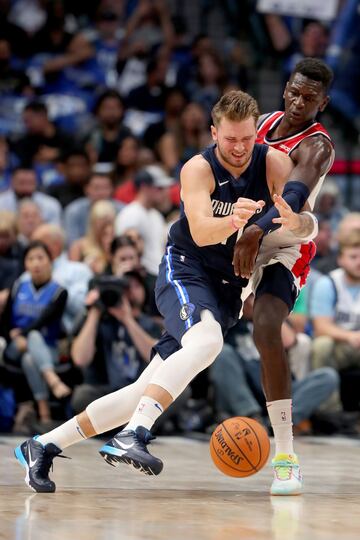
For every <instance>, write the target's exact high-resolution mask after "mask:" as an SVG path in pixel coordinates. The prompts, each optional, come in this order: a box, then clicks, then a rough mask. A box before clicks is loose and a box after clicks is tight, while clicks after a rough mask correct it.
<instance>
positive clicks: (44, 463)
mask: <svg viewBox="0 0 360 540" xmlns="http://www.w3.org/2000/svg"><path fill="white" fill-rule="evenodd" d="M55 457H59V458H63V459H71V457H69V456H62V455H60V454H55V453H53V452H46V450H45V452H43V454H41V455H40V456H39V457H38V462H37V467H36V468H37V470H38V471H39V473H40V474H41V476H42V477H43V478H47V477H48V475H49V471H50V467H51V472H52V471H53V470H54V463H53V460H54V458H55Z"/></svg>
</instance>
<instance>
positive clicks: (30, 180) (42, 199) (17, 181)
mask: <svg viewBox="0 0 360 540" xmlns="http://www.w3.org/2000/svg"><path fill="white" fill-rule="evenodd" d="M24 198H29V199H32V200H33V201H34V202H35V203H36V204H37V205H38V206H39V208H40V209H41V215H42V218H43V220H44V221H46V222H49V223H60V222H61V213H62V212H61V206H60V204H59V202H58V201H57V200H56V199H54V198H53V197H50V196H49V195H45V193H40V192H39V191H37V190H36V175H35V172H34V171H33V170H32V169H26V168H18V169H15V171H14V172H13V175H12V178H11V187H10V188H9V189H8V190H7V191H4V192H3V193H0V209H6V210H10V211H11V212H16V211H17V210H18V207H19V204H20V202H21V200H22V199H24Z"/></svg>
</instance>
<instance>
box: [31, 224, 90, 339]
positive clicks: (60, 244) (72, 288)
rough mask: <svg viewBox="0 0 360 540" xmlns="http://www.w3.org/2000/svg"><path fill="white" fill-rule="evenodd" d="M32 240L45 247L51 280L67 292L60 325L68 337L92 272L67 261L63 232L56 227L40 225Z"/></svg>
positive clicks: (81, 265)
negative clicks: (49, 261) (48, 254)
mask: <svg viewBox="0 0 360 540" xmlns="http://www.w3.org/2000/svg"><path fill="white" fill-rule="evenodd" d="M32 239H33V240H39V241H41V242H43V243H44V244H45V245H46V246H47V248H48V250H49V252H50V254H51V258H52V261H53V278H54V280H55V281H56V282H57V283H59V285H61V286H62V287H64V289H66V290H67V292H68V298H67V302H66V306H65V311H64V315H63V320H62V323H63V326H64V329H65V330H66V332H67V334H69V335H70V334H71V332H72V330H73V327H74V323H75V319H76V317H77V315H78V313H79V312H80V311H81V310H82V309H83V307H84V300H85V296H86V293H87V291H88V283H89V281H90V279H91V278H92V272H91V270H90V269H89V268H88V267H87V266H86V265H85V264H83V263H81V262H74V261H69V259H68V258H67V255H66V253H65V251H64V249H65V236H64V232H63V230H62V229H61V227H59V226H58V225H51V224H44V225H40V226H39V227H37V229H36V230H35V232H34V234H33V238H32Z"/></svg>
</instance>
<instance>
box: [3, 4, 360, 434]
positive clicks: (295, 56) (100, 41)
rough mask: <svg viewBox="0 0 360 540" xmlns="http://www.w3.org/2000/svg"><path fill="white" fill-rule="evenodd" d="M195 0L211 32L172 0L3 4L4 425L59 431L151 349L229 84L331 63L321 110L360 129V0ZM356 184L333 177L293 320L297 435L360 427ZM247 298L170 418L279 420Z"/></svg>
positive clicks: (254, 86) (248, 85)
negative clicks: (158, 288) (349, 194)
mask: <svg viewBox="0 0 360 540" xmlns="http://www.w3.org/2000/svg"><path fill="white" fill-rule="evenodd" d="M185 4H186V2H185ZM199 10H200V16H201V21H202V25H201V28H202V32H201V33H199V32H198V31H197V28H196V25H193V24H192V22H191V19H189V17H186V16H185V15H184V14H183V13H182V12H181V9H180V7H179V6H178V5H177V3H176V2H170V1H169V2H166V1H165V0H92V1H90V0H89V1H87V2H82V1H79V2H72V3H71V2H68V1H66V0H12V1H11V0H0V356H1V362H0V431H12V432H14V433H22V434H32V433H41V432H44V431H48V430H49V429H50V428H51V427H52V426H53V425H54V424H56V422H57V421H60V420H63V419H65V418H68V417H70V416H71V415H72V414H73V413H74V412H75V413H78V412H80V411H81V410H83V409H84V407H86V406H87V404H88V403H90V402H91V401H92V400H93V399H96V398H97V397H100V396H102V395H105V394H106V393H109V392H112V391H114V390H115V389H118V388H121V387H123V386H125V385H127V384H129V383H131V382H132V381H133V380H135V379H136V378H137V377H138V375H139V374H140V373H141V371H142V370H143V369H144V367H145V366H146V364H147V363H148V362H149V360H150V354H151V349H152V346H153V345H154V343H155V342H156V339H157V338H158V337H159V336H160V335H161V332H162V329H163V327H162V319H161V317H160V315H159V313H158V311H157V309H156V305H155V303H154V286H155V281H156V276H157V272H158V265H159V262H160V259H161V256H162V253H163V251H164V248H165V243H166V236H167V231H168V229H169V226H170V225H171V223H172V222H173V221H174V220H175V219H176V217H177V215H178V212H179V205H180V189H179V172H180V169H181V167H182V165H183V164H184V163H185V162H186V161H187V160H188V159H190V158H191V157H192V156H193V155H195V154H196V153H198V152H199V151H201V150H202V149H204V148H205V147H206V146H207V145H208V144H210V143H211V137H210V130H209V126H210V120H211V117H210V113H211V109H212V107H213V105H214V104H215V103H216V101H217V100H218V99H219V98H220V96H221V95H222V93H223V92H225V91H227V90H228V89H233V88H240V89H243V90H246V91H249V92H251V93H253V94H254V95H257V94H259V95H260V94H261V91H260V89H259V85H260V84H261V77H260V75H259V74H261V70H262V69H263V68H267V67H269V66H270V67H272V69H274V70H275V71H277V72H279V71H280V72H281V73H282V82H283V83H285V82H286V80H287V79H288V76H289V73H290V72H291V70H292V69H293V67H294V65H295V63H296V61H297V60H299V59H301V58H302V57H304V56H317V57H321V58H324V59H325V60H326V61H327V62H328V63H329V64H330V65H331V66H332V67H333V69H334V72H335V79H334V84H333V87H332V90H331V97H332V101H331V106H330V107H329V112H330V114H329V115H328V117H326V118H328V119H329V120H330V122H332V123H336V125H337V126H340V127H341V129H342V131H341V133H342V135H343V136H344V137H345V139H346V140H348V141H349V143H348V144H355V143H354V141H356V140H357V138H358V129H359V126H360V123H359V118H360V116H359V114H360V99H359V96H360V67H359V66H360V63H359V54H360V50H359V49H360V37H359V33H358V32H357V31H356V29H357V28H358V23H359V18H360V11H359V2H358V1H354V0H344V1H342V2H340V3H339V15H338V17H337V19H336V22H332V23H329V22H328V23H324V22H322V21H315V20H307V19H303V20H302V19H295V18H291V17H280V16H279V15H275V14H266V15H261V14H259V13H258V12H257V11H256V2H254V1H251V0H248V1H244V2H231V1H224V2H211V1H209V0H201V2H199ZM185 11H186V10H185ZM213 11H215V12H218V15H219V17H220V19H221V20H222V21H223V24H224V26H225V28H226V35H227V38H226V39H225V40H223V41H222V42H221V43H219V42H218V40H217V39H216V36H215V37H214V36H212V31H211V28H210V25H209V20H210V18H211V16H212V12H213ZM349 73H351V76H349ZM260 105H261V102H260ZM281 106H282V105H281V88H280V89H279V94H278V95H277V96H275V102H274V104H273V108H274V109H277V108H281ZM262 112H267V111H262ZM330 131H331V129H330ZM355 168H356V166H355V165H354V172H355ZM357 172H358V173H359V171H357ZM355 178H356V177H355ZM353 189H354V192H358V186H355V187H354V188H353ZM344 194H345V195H346V193H345V192H344V190H343V186H342V185H340V184H339V183H338V182H336V180H335V177H334V178H331V176H330V178H329V179H328V180H326V182H325V184H324V187H323V189H322V190H321V192H320V195H319V197H318V201H317V206H316V213H317V216H318V218H319V234H318V237H317V238H316V244H317V254H316V257H315V258H314V260H313V262H312V272H311V273H310V276H309V280H308V283H307V285H306V286H305V287H304V289H303V290H302V292H301V295H300V297H299V299H298V301H297V304H296V306H295V309H294V311H293V313H292V314H291V315H290V316H289V319H288V321H287V323H286V325H284V328H283V341H284V345H285V347H286V350H287V352H288V357H289V361H290V365H291V369H292V373H293V378H294V382H293V400H294V401H293V403H294V424H295V432H296V433H297V434H311V433H315V434H316V433H341V434H348V435H353V436H357V435H359V434H360V213H359V212H357V210H359V209H358V208H356V203H354V200H356V199H354V200H346V204H344V202H343V196H344ZM245 308H246V309H245V317H244V319H242V320H241V321H239V323H238V325H237V326H236V327H235V328H234V329H233V330H232V331H231V332H230V333H229V335H228V336H227V337H226V344H225V346H224V349H223V351H222V353H221V354H220V356H219V357H218V359H217V360H216V362H215V364H214V365H213V366H212V367H211V368H210V369H209V370H207V371H206V372H204V373H202V374H200V376H198V377H197V378H196V379H195V381H194V382H193V383H192V384H191V388H189V389H187V391H186V392H185V393H184V395H183V396H181V398H179V399H178V400H177V402H175V404H174V405H173V406H172V407H171V409H170V410H169V412H168V413H167V415H165V417H164V418H162V422H161V424H160V425H158V426H157V429H158V430H162V432H163V433H174V432H175V433H178V432H192V431H206V430H210V429H211V427H212V426H213V424H214V423H216V422H218V421H219V420H221V419H223V418H225V417H228V416H251V417H254V418H258V419H260V420H261V421H263V422H266V418H265V416H266V414H265V413H266V411H265V403H264V397H263V393H262V388H261V374H260V362H259V355H258V353H257V350H256V348H255V346H254V343H253V339H252V334H251V314H252V306H251V300H250V301H249V302H247V304H246V306H245Z"/></svg>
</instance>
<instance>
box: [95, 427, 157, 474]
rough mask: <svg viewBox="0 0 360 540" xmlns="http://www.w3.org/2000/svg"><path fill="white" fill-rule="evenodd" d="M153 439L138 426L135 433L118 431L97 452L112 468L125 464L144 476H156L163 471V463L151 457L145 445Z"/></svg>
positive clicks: (147, 431) (148, 432) (146, 431)
mask: <svg viewBox="0 0 360 540" xmlns="http://www.w3.org/2000/svg"><path fill="white" fill-rule="evenodd" d="M155 438H156V437H154V436H153V435H152V434H151V433H150V431H149V430H148V429H146V428H144V427H142V426H138V427H137V428H136V430H135V431H132V430H124V431H119V433H117V434H116V435H115V437H113V438H112V439H111V440H110V441H108V442H107V443H106V444H104V446H103V447H102V448H100V450H99V452H100V454H101V455H102V457H103V458H104V459H105V461H106V463H108V464H109V465H112V466H113V467H117V466H118V465H119V463H125V464H126V465H132V466H133V467H134V469H136V470H137V471H140V472H142V473H144V474H148V475H157V474H160V473H161V471H162V469H163V462H162V461H161V460H160V459H158V458H156V457H154V456H152V455H151V454H150V453H149V451H148V449H147V445H148V444H149V443H150V441H152V440H154V439H155Z"/></svg>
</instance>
